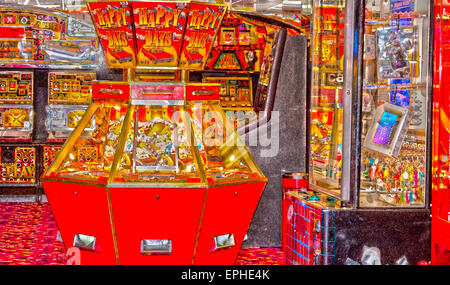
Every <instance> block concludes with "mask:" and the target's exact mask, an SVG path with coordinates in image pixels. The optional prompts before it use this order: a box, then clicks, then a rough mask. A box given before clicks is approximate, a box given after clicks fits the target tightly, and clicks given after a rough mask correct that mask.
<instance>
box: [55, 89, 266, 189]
mask: <svg viewBox="0 0 450 285" xmlns="http://www.w3.org/2000/svg"><path fill="white" fill-rule="evenodd" d="M105 84H106V83H105ZM123 86H126V85H123ZM191 86H194V85H191ZM215 87H216V90H217V89H218V86H215ZM124 88H126V87H124ZM130 88H131V92H132V97H131V100H130V105H129V108H128V105H127V100H124V101H123V102H112V103H111V102H101V103H99V102H94V104H92V105H91V106H90V107H89V108H88V109H87V110H86V114H87V115H86V116H84V117H83V119H82V121H80V127H79V128H78V127H77V130H76V131H75V132H74V134H77V135H78V136H77V137H76V138H75V136H74V135H72V137H71V138H70V139H69V141H68V143H66V145H65V146H64V150H63V151H62V153H63V155H61V156H60V158H59V159H58V161H57V163H55V164H53V165H52V166H51V167H50V169H49V171H48V172H47V173H46V176H48V177H51V178H60V179H70V180H81V181H91V182H95V183H106V182H107V181H109V182H108V183H113V184H115V183H118V184H120V183H125V184H126V183H143V184H145V185H146V186H147V187H148V186H149V185H151V184H153V183H155V184H160V183H169V184H172V183H175V184H177V183H182V184H183V183H184V184H206V183H219V182H220V183H224V182H226V181H234V182H235V181H237V180H245V181H247V182H248V180H249V179H250V180H251V179H252V178H256V179H258V178H262V177H264V176H263V174H262V173H261V171H260V170H259V169H258V168H257V167H256V164H255V163H254V162H253V160H252V158H251V155H250V153H249V152H248V150H247V149H246V147H245V145H244V144H243V143H242V142H241V141H240V139H239V137H238V136H236V134H235V133H234V128H231V130H228V132H227V129H226V127H229V126H232V125H231V123H227V122H226V116H225V113H224V112H223V111H221V110H220V105H219V103H218V102H217V101H216V102H196V101H194V102H196V103H190V104H189V105H188V108H187V109H186V108H185V107H184V95H183V94H184V88H185V87H184V85H183V84H177V83H173V84H171V83H166V84H162V83H139V82H136V83H132V84H131V87H130ZM190 88H192V87H190ZM197 91H199V92H200V91H201V90H197ZM211 92H212V91H211ZM194 93H195V92H194ZM164 94H167V95H164ZM216 95H217V94H216ZM148 96H151V97H150V98H151V99H148V98H149V97H148ZM114 101H116V100H114ZM160 104H165V105H160ZM91 122H94V127H92V125H91ZM81 128H82V131H81ZM120 134H128V135H127V136H122V137H120ZM191 134H192V138H191V137H190V136H191ZM233 140H235V141H233ZM238 140H239V141H238ZM114 161H116V162H115V163H116V164H115V165H114V164H113V162H114Z"/></svg>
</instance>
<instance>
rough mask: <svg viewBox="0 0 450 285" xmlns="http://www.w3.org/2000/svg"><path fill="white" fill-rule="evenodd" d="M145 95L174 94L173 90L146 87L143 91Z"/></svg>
mask: <svg viewBox="0 0 450 285" xmlns="http://www.w3.org/2000/svg"><path fill="white" fill-rule="evenodd" d="M142 94H143V95H146V96H158V95H159V96H161V95H164V96H173V90H152V89H144V90H143V91H142Z"/></svg>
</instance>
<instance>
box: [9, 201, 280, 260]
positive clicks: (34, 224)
mask: <svg viewBox="0 0 450 285" xmlns="http://www.w3.org/2000/svg"><path fill="white" fill-rule="evenodd" d="M57 233H58V229H57V226H56V223H55V220H54V219H53V215H52V210H51V208H50V205H49V204H48V203H0V265H5V264H11V265H20V264H28V265H44V264H46V265H58V264H60V265H63V264H66V262H67V257H66V254H65V250H64V246H63V244H62V243H61V242H59V241H58V240H57V239H56V236H57ZM283 264H285V257H284V253H283V252H282V251H281V250H280V249H279V248H252V249H242V250H241V252H240V254H239V256H238V258H237V259H236V265H283Z"/></svg>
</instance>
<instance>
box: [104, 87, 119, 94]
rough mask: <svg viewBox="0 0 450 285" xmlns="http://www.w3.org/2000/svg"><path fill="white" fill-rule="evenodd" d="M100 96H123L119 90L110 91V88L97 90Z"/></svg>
mask: <svg viewBox="0 0 450 285" xmlns="http://www.w3.org/2000/svg"><path fill="white" fill-rule="evenodd" d="M99 92H100V93H102V94H123V91H122V90H120V89H111V88H102V89H100V90H99Z"/></svg>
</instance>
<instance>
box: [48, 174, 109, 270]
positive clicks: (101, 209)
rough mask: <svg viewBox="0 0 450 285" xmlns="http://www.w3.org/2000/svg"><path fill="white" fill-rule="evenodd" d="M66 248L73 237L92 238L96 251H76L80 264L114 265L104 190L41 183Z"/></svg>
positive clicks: (69, 184)
mask: <svg viewBox="0 0 450 285" xmlns="http://www.w3.org/2000/svg"><path fill="white" fill-rule="evenodd" d="M42 183H43V185H44V189H45V192H46V194H47V197H48V201H49V202H50V205H51V207H52V211H53V215H54V216H55V220H56V222H57V224H58V228H59V231H60V233H61V237H62V239H63V241H64V245H65V247H66V249H68V248H70V247H72V246H73V242H74V237H75V234H84V235H89V236H95V237H96V238H97V244H98V250H97V251H95V252H93V251H87V250H80V253H81V259H80V262H81V264H82V265H90V264H98V265H110V264H116V258H115V253H114V243H113V236H112V230H111V223H110V217H109V211H108V202H107V195H106V188H105V187H97V186H87V185H78V184H71V183H61V182H52V181H42Z"/></svg>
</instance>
